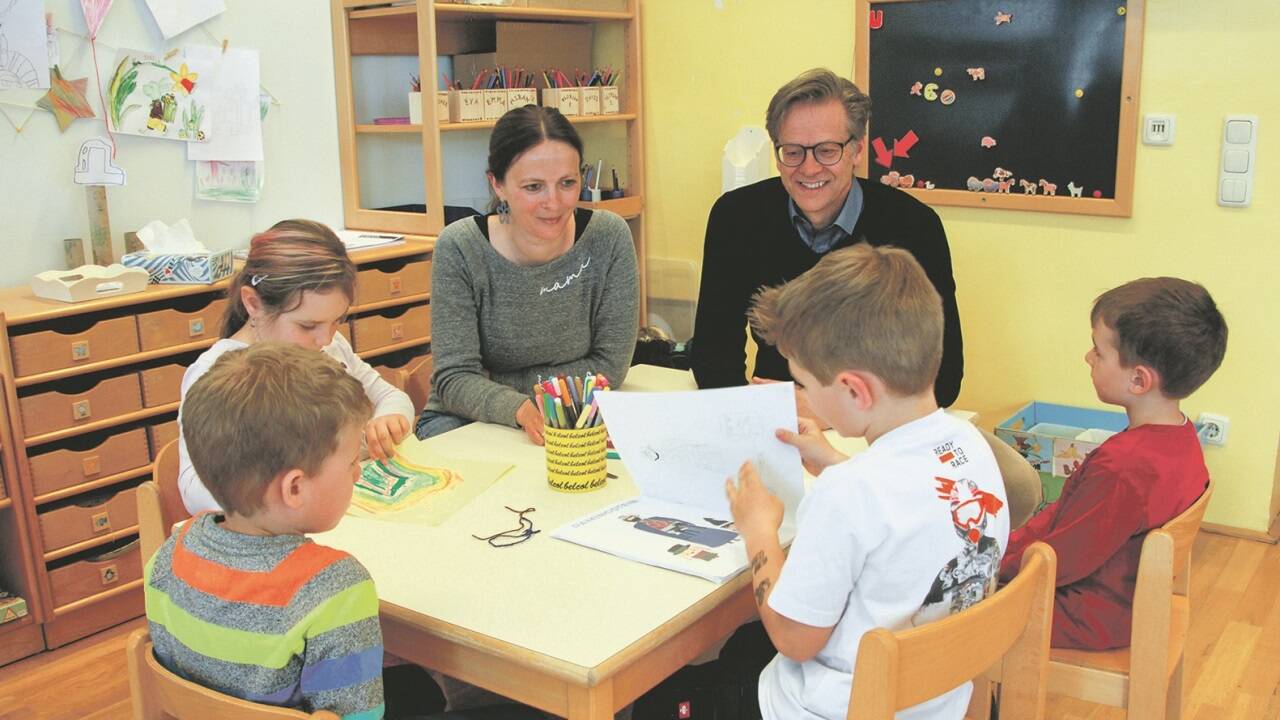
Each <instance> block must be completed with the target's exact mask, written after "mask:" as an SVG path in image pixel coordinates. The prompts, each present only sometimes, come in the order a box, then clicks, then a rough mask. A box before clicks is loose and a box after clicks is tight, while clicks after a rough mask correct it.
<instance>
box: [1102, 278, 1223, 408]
mask: <svg viewBox="0 0 1280 720" xmlns="http://www.w3.org/2000/svg"><path fill="white" fill-rule="evenodd" d="M1099 320H1101V321H1102V322H1104V323H1106V324H1107V327H1109V328H1111V329H1112V330H1113V331H1114V332H1115V334H1116V341H1117V342H1116V345H1117V349H1118V350H1119V351H1120V364H1121V365H1122V366H1124V367H1133V366H1135V365H1139V364H1141V365H1146V366H1148V367H1150V368H1152V369H1154V370H1155V371H1156V373H1157V374H1158V375H1159V376H1160V391H1161V392H1162V393H1164V395H1165V397H1169V398H1175V399H1182V398H1184V397H1186V396H1188V395H1190V394H1191V393H1193V392H1195V390H1196V389H1197V388H1199V387H1200V386H1201V385H1203V384H1204V382H1205V381H1206V380H1208V379H1209V377H1210V376H1211V375H1213V373H1214V371H1215V370H1217V369H1218V366H1219V365H1221V364H1222V357H1223V356H1224V355H1226V352H1227V322H1226V320H1224V319H1223V318H1222V313H1220V312H1218V306H1217V304H1216V303H1214V301H1213V297H1212V296H1210V295H1209V291H1208V290H1205V289H1204V287H1203V286H1201V285H1198V284H1196V283H1193V282H1191V281H1189V280H1182V279H1180V278H1173V277H1156V278H1142V279H1141V280H1132V281H1130V282H1127V283H1125V284H1124V285H1121V286H1120V287H1116V288H1112V289H1110V290H1108V291H1106V292H1104V293H1102V294H1101V295H1099V296H1098V299H1097V300H1095V301H1094V302H1093V311H1092V312H1091V313H1090V316H1089V321H1090V322H1091V323H1094V324H1096V323H1097V322H1098V321H1099Z"/></svg>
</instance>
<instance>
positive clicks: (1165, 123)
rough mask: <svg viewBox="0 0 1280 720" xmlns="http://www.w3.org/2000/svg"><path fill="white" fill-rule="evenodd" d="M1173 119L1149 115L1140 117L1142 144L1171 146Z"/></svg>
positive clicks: (1171, 116) (1165, 115) (1166, 116)
mask: <svg viewBox="0 0 1280 720" xmlns="http://www.w3.org/2000/svg"><path fill="white" fill-rule="evenodd" d="M1173 129H1174V117H1173V115H1167V114H1159V115H1157V114H1152V113H1149V114H1147V115H1144V116H1143V117H1142V143H1143V144H1144V145H1172V144H1173Z"/></svg>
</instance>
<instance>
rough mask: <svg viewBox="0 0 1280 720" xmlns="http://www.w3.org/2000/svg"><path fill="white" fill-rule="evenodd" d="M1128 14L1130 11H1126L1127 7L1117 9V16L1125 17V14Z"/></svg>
mask: <svg viewBox="0 0 1280 720" xmlns="http://www.w3.org/2000/svg"><path fill="white" fill-rule="evenodd" d="M1127 12H1129V11H1128V10H1126V9H1125V7H1124V6H1123V5H1121V6H1120V7H1118V8H1116V14H1117V15H1124V14H1125V13H1127Z"/></svg>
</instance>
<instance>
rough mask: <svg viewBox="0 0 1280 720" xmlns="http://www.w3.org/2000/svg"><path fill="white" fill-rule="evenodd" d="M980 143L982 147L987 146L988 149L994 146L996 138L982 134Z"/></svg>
mask: <svg viewBox="0 0 1280 720" xmlns="http://www.w3.org/2000/svg"><path fill="white" fill-rule="evenodd" d="M980 144H981V145H982V147H984V148H987V149H988V150H989V149H991V148H993V147H995V146H996V139H995V138H993V137H991V136H990V135H983V136H982V140H981V143H980Z"/></svg>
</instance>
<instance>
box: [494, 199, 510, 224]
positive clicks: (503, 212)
mask: <svg viewBox="0 0 1280 720" xmlns="http://www.w3.org/2000/svg"><path fill="white" fill-rule="evenodd" d="M497 211H498V222H500V223H502V224H503V225H510V224H511V205H510V203H508V202H507V201H506V200H499V201H498V207H497Z"/></svg>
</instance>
